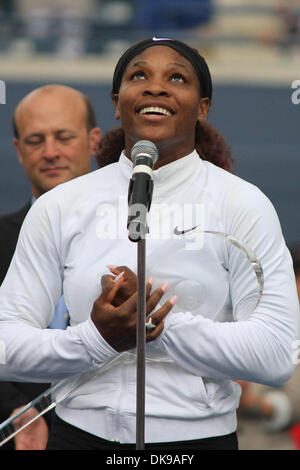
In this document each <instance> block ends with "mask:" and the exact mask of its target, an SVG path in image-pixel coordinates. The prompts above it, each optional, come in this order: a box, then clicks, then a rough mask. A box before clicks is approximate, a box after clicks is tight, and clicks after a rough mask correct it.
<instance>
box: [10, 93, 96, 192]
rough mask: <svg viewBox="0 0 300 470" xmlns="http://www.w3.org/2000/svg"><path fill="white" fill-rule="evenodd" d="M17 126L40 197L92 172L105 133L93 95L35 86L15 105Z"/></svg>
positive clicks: (25, 160) (22, 153)
mask: <svg viewBox="0 0 300 470" xmlns="http://www.w3.org/2000/svg"><path fill="white" fill-rule="evenodd" d="M13 126H14V133H15V138H14V145H15V147H16V150H17V153H18V157H19V161H20V163H21V164H22V165H23V166H24V169H25V172H26V174H27V176H28V179H29V180H30V182H31V185H32V192H33V194H34V195H35V196H36V197H39V196H40V195H41V194H43V193H44V192H46V191H48V190H49V189H52V188H54V187H55V186H56V185H57V184H61V183H64V182H66V181H69V180H70V179H73V178H76V177H77V176H81V175H83V174H85V173H88V172H89V171H90V169H91V156H92V155H94V154H95V152H96V151H97V148H98V145H99V141H100V135H101V133H100V129H99V128H97V127H96V117H95V113H94V110H93V107H92V105H91V103H90V101H89V99H88V98H87V97H86V96H85V95H84V94H83V93H81V92H79V91H78V90H75V89H74V88H71V87H68V86H65V85H46V86H43V87H41V88H37V89H36V90H33V91H32V92H31V93H29V94H28V95H26V96H25V97H24V98H23V99H22V101H21V102H20V103H19V104H18V106H17V107H16V109H15V112H14V118H13Z"/></svg>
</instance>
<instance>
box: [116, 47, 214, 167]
mask: <svg viewBox="0 0 300 470" xmlns="http://www.w3.org/2000/svg"><path fill="white" fill-rule="evenodd" d="M113 99H114V103H115V107H116V118H117V119H119V118H120V119H121V124H122V127H123V129H124V132H125V151H126V155H127V156H129V155H130V149H131V147H132V146H133V145H134V144H135V143H136V142H137V141H138V140H150V141H152V142H154V143H155V144H156V146H157V147H158V150H159V154H160V159H159V162H158V163H159V164H158V165H156V166H157V167H158V166H160V163H162V159H163V163H164V164H165V163H169V162H170V161H173V160H176V159H178V158H181V157H183V156H185V155H187V154H189V153H191V152H192V150H193V149H194V147H195V126H196V123H197V121H198V120H201V119H203V120H204V119H206V115H207V112H208V108H209V100H208V98H201V96H200V83H199V79H198V76H197V74H196V72H195V70H194V68H193V66H192V64H191V63H190V62H189V61H188V60H187V59H186V58H185V57H183V56H182V55H181V54H179V53H178V52H177V51H175V50H174V49H172V48H170V47H167V46H155V47H149V48H148V49H146V50H144V51H143V52H141V53H140V54H138V55H137V56H135V57H134V58H133V59H132V61H131V62H130V63H129V64H128V66H127V67H126V70H125V72H124V74H123V77H122V82H121V86H120V90H119V93H118V94H116V95H114V97H113Z"/></svg>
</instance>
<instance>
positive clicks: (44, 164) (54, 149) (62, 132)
mask: <svg viewBox="0 0 300 470" xmlns="http://www.w3.org/2000/svg"><path fill="white" fill-rule="evenodd" d="M13 129H14V139H13V143H14V146H15V148H16V151H17V155H18V159H19V162H20V164H21V165H22V166H23V167H24V170H25V173H26V175H27V177H28V179H29V182H30V185H31V198H30V199H29V200H28V202H27V204H26V205H25V206H24V207H22V208H21V209H20V210H19V211H17V212H15V213H12V214H7V215H2V216H0V284H1V283H2V281H3V279H4V277H5V275H6V272H7V270H8V268H9V265H10V261H11V258H12V256H13V254H14V251H15V247H16V244H17V240H18V235H19V231H20V229H21V225H22V223H23V220H24V218H25V216H26V214H27V212H28V211H29V209H30V207H31V205H32V204H33V203H34V201H35V200H36V199H37V198H39V197H40V196H41V195H42V194H44V193H45V192H47V191H49V190H51V189H53V188H55V187H56V186H57V185H59V184H61V183H65V182H67V181H69V180H72V179H73V178H77V177H78V176H81V175H84V174H86V173H88V172H90V171H91V157H92V156H93V155H94V154H95V152H96V150H97V148H98V145H99V142H100V138H101V131H100V129H99V128H98V127H97V122H96V116H95V112H94V110H93V107H92V105H91V103H90V101H89V99H88V98H87V97H86V96H85V95H83V94H82V93H80V92H79V91H77V90H75V89H73V88H70V87H67V86H64V85H46V86H43V87H41V88H38V89H36V90H34V91H32V92H31V93H29V94H28V95H26V96H25V97H24V98H23V99H22V101H21V102H20V103H19V104H18V106H17V107H16V109H15V112H14V116H13ZM34 229H35V228H34V227H32V230H34ZM66 320H67V311H66V307H65V305H64V302H63V298H61V299H60V302H59V304H58V305H57V309H56V312H55V314H54V319H53V323H52V324H50V325H49V327H51V328H65V327H66ZM48 387H49V384H37V383H35V384H28V383H12V382H0V423H2V422H3V421H4V420H6V419H7V418H8V417H9V416H11V415H12V414H15V413H16V412H17V410H18V409H20V408H22V407H23V406H24V405H26V404H27V403H28V402H30V401H31V400H32V399H33V398H36V396H38V395H39V394H40V393H42V392H43V391H44V390H46V389H47V388H48ZM36 414H37V412H36V410H34V409H31V410H29V411H28V412H27V413H25V414H23V415H22V416H21V417H20V418H18V421H16V422H14V424H15V425H17V426H18V427H20V426H22V425H23V424H25V423H26V422H28V421H29V420H30V419H32V418H33V417H34V416H35V415H36ZM49 424H50V423H49V421H48V422H47V421H46V420H45V419H44V418H43V417H41V418H39V419H37V420H36V421H35V422H34V423H33V424H31V425H29V426H28V427H27V428H26V429H24V430H23V431H21V432H20V433H18V434H17V435H16V436H15V438H14V444H15V445H13V442H12V440H11V441H9V442H8V444H6V445H4V446H3V447H2V448H1V449H13V448H15V449H17V450H23V449H27V450H42V449H44V448H45V447H46V444H47V439H48V426H49Z"/></svg>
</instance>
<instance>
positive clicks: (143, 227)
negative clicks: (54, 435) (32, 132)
mask: <svg viewBox="0 0 300 470" xmlns="http://www.w3.org/2000/svg"><path fill="white" fill-rule="evenodd" d="M133 186H134V181H133V180H132V179H131V180H130V184H129V191H128V201H129V202H130V201H131V194H132V190H133ZM152 191H153V181H152V180H150V181H149V182H148V188H147V193H148V194H147V198H148V205H147V207H146V206H145V205H143V204H139V205H133V206H130V207H129V216H128V223H127V229H128V237H129V239H130V240H131V241H133V242H137V324H136V338H137V341H136V353H137V362H136V450H144V449H145V443H144V442H145V369H146V367H145V350H146V327H145V323H146V239H145V238H146V234H147V233H148V231H149V229H148V225H147V210H149V209H150V205H151V199H152ZM131 209H133V212H134V211H136V212H135V213H134V214H133V213H132V211H131Z"/></svg>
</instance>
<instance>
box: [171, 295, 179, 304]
mask: <svg viewBox="0 0 300 470" xmlns="http://www.w3.org/2000/svg"><path fill="white" fill-rule="evenodd" d="M177 300H178V296H177V295H173V297H171V298H170V303H171V304H172V305H175V304H176V302H177Z"/></svg>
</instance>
